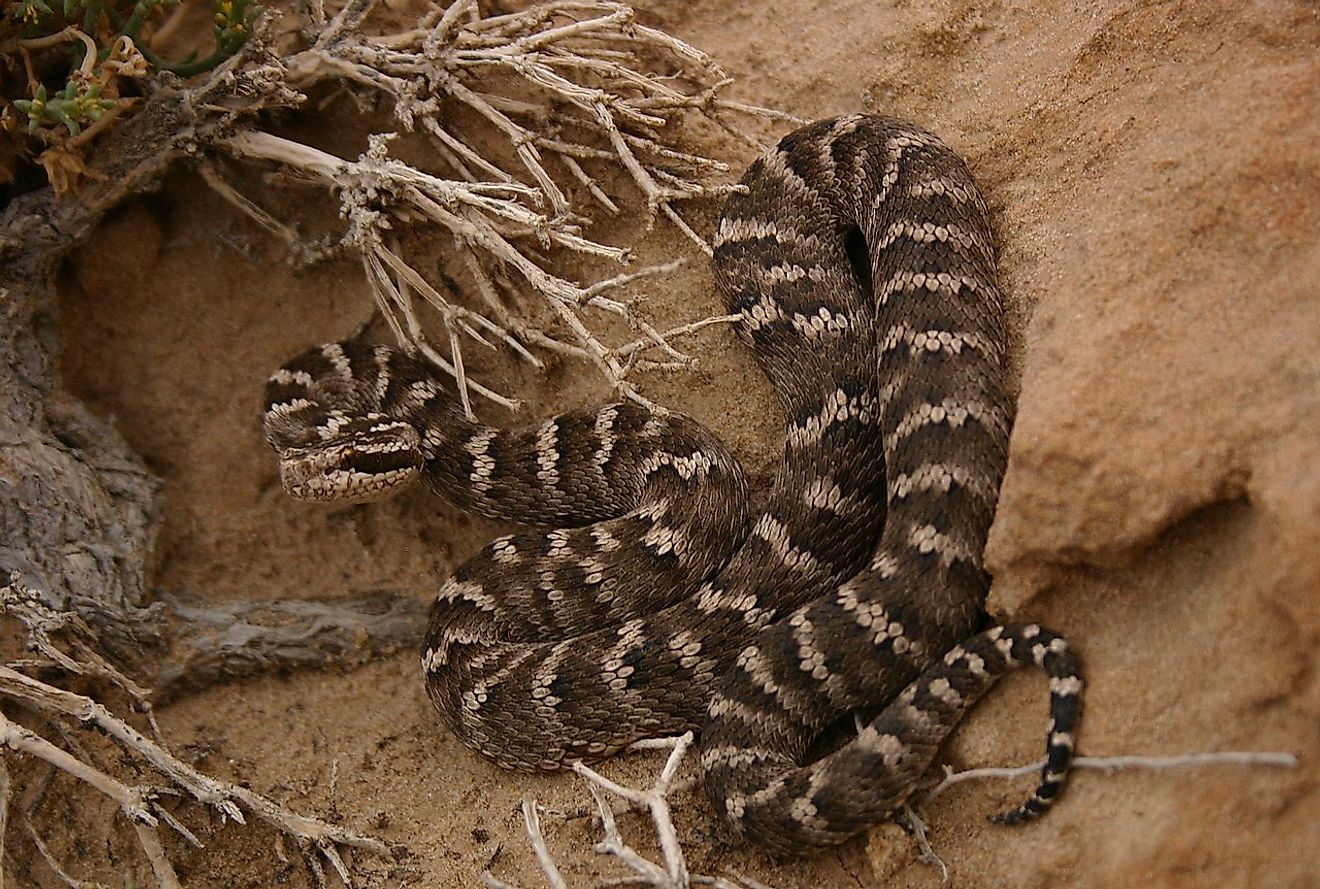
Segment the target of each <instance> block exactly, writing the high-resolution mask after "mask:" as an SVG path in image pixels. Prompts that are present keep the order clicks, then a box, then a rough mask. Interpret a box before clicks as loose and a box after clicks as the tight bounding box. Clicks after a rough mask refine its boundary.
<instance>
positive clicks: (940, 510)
mask: <svg viewBox="0 0 1320 889" xmlns="http://www.w3.org/2000/svg"><path fill="white" fill-rule="evenodd" d="M743 184H744V185H745V186H746V191H745V193H741V194H734V195H733V196H731V197H730V199H729V201H728V204H727V206H726V208H725V211H724V214H723V217H722V218H721V220H720V223H719V228H718V231H717V233H716V236H715V242H714V244H715V271H716V276H717V279H718V282H719V286H720V290H721V292H722V293H723V295H724V298H725V300H726V302H727V304H728V307H729V309H730V311H732V312H735V313H741V316H742V318H741V321H740V323H739V332H740V334H741V336H742V337H743V338H744V339H745V340H746V341H747V342H748V343H749V344H750V346H751V348H752V350H753V352H754V354H755V356H756V358H757V360H758V362H759V363H760V364H761V366H762V368H763V369H764V371H765V373H766V374H767V375H768V376H769V378H770V381H771V383H772V384H773V385H774V387H775V389H776V391H777V392H778V393H779V396H780V398H781V401H782V404H783V408H784V412H785V415H786V418H787V429H786V434H785V443H784V458H783V461H782V464H781V466H780V468H779V470H778V472H777V474H776V477H775V480H774V484H773V487H772V491H771V494H770V497H769V500H768V503H767V505H766V506H765V508H764V511H763V512H761V513H760V514H759V516H757V517H756V518H754V519H751V520H749V516H748V507H747V496H746V482H745V479H744V475H743V471H742V469H741V467H740V466H739V464H738V462H737V460H736V459H735V458H734V457H733V455H732V454H730V453H729V451H728V450H727V449H726V448H725V447H724V446H723V445H722V444H721V443H720V442H719V440H718V439H716V437H715V436H714V435H713V434H712V433H710V432H709V431H708V430H706V429H705V428H704V427H702V426H701V425H700V424H698V423H697V422H695V421H694V420H691V419H689V418H687V417H684V416H682V415H679V414H671V415H668V416H659V415H654V414H652V413H650V412H648V411H647V410H645V409H643V408H641V407H639V406H637V405H635V404H631V403H626V402H624V403H616V404H610V405H606V406H604V407H600V408H597V409H595V410H585V411H577V412H573V413H569V414H565V415H562V416H558V417H554V418H551V419H548V420H544V421H542V422H540V423H537V424H534V425H532V426H529V427H525V428H520V429H513V430H504V429H496V428H493V427H489V426H484V425H481V424H479V423H473V422H471V421H469V420H467V419H466V418H465V417H464V415H463V414H462V412H461V411H460V410H459V408H458V407H457V405H456V399H455V397H454V395H453V393H452V392H451V388H450V386H449V384H448V383H447V382H445V381H443V380H441V379H439V378H437V377H435V376H433V375H432V373H431V372H430V371H429V370H428V369H427V368H426V367H425V366H424V365H422V364H421V363H420V362H418V361H417V360H415V359H413V358H411V357H409V356H407V355H405V354H403V353H400V352H398V351H394V350H391V349H388V348H385V347H373V346H365V345H361V344H355V343H338V344H330V345H327V346H322V347H318V348H315V349H312V350H309V351H308V352H305V353H304V354H303V355H301V356H299V357H298V358H296V359H294V360H293V361H292V362H290V363H289V364H287V365H286V366H285V367H283V368H281V369H280V370H279V371H277V372H276V373H275V375H274V376H273V377H272V378H271V381H270V383H269V384H268V386H267V392H266V404H267V407H266V415H265V425H266V432H267V437H268V438H269V440H270V442H271V443H272V445H273V446H274V447H275V449H276V450H277V451H278V452H279V454H280V458H281V476H282V480H283V482H284V485H285V487H286V488H287V489H288V490H289V492H290V493H291V494H293V495H294V496H297V497H303V498H307V499H365V498H370V497H374V496H380V495H382V494H384V493H387V492H388V491H391V490H394V489H395V488H397V487H398V486H400V485H402V484H405V483H407V482H409V481H411V480H414V479H416V478H419V477H420V478H422V479H424V480H425V481H426V482H427V483H428V484H429V485H430V486H431V487H432V488H433V489H434V490H436V491H437V492H438V493H440V494H442V495H443V496H445V497H447V498H448V499H450V500H451V501H453V502H455V503H456V504H458V505H459V506H461V507H463V508H465V509H470V510H473V511H475V512H478V513H481V514H483V515H487V516H491V517H494V518H499V519H505V520H509V521H516V522H523V523H528V524H535V525H540V526H543V527H545V528H548V529H549V530H544V531H531V532H524V533H520V534H516V535H511V536H506V537H501V538H499V539H498V540H496V541H494V542H493V543H491V544H490V545H489V546H488V547H486V548H485V549H484V550H483V551H482V552H481V553H480V554H479V555H478V556H476V557H475V558H473V559H472V560H470V561H469V562H467V563H466V564H464V565H463V566H461V567H460V568H459V569H458V571H457V572H456V573H455V574H454V576H453V577H452V578H450V580H449V581H447V582H446V583H445V584H444V586H443V588H442V590H441V592H440V595H439V597H438V598H437V600H436V602H435V605H434V606H433V608H432V612H431V620H430V625H429V627H428V630H427V634H426V639H425V642H424V653H423V668H424V672H425V677H426V687H427V691H428V693H429V694H430V697H431V699H432V701H433V702H434V704H435V706H436V708H437V710H438V711H439V713H440V715H441V718H442V719H443V720H444V722H445V723H446V724H447V725H448V726H449V727H450V729H452V730H453V731H454V732H455V734H457V735H458V737H459V738H461V739H462V740H463V741H464V743H466V744H468V745H469V746H471V747H473V748H475V749H476V750H478V751H479V752H481V753H482V754H483V755H485V756H488V757H490V758H491V759H493V760H494V761H495V762H497V763H499V764H500V765H503V766H507V767H510V768H518V769H524V770H538V769H545V770H549V769H556V768H559V767H562V766H564V765H566V764H569V763H571V762H572V761H574V760H594V759H599V758H602V757H605V756H608V755H610V754H611V753H613V752H615V751H617V750H619V749H621V748H622V747H625V746H627V745H628V744H630V743H632V742H633V741H636V740H639V739H641V738H646V737H654V736H657V735H664V734H676V733H680V732H682V731H685V730H688V729H698V730H701V732H702V758H701V762H702V767H703V769H704V771H705V774H706V786H707V790H708V793H709V796H710V798H711V801H712V803H713V804H714V806H715V808H716V810H717V811H718V812H719V813H720V814H721V815H722V816H723V818H724V819H725V820H726V822H727V823H728V824H730V825H731V826H732V827H733V828H734V829H735V830H736V831H737V832H740V833H743V834H745V835H747V836H749V837H751V838H752V839H754V840H755V841H757V842H759V843H760V844H762V845H763V846H765V847H766V848H768V849H770V850H772V851H775V852H777V853H782V854H803V853H807V852H810V851H811V850H813V849H817V848H820V847H822V846H828V845H831V844H834V843H838V842H841V841H842V840H844V839H846V838H847V837H848V836H851V835H853V834H855V833H857V832H859V831H861V830H864V829H866V828H867V827H869V826H871V825H873V824H875V823H877V822H878V821H880V820H882V819H883V818H884V817H886V816H887V815H888V814H889V813H890V812H892V811H893V809H894V808H895V807H897V806H899V805H901V804H902V803H903V801H904V800H905V799H906V798H907V796H908V795H909V794H910V793H911V792H912V790H913V789H914V786H915V784H916V781H917V779H918V778H919V777H920V776H921V774H922V773H923V772H924V771H925V769H926V768H927V767H928V765H929V763H930V761H931V759H932V758H933V756H934V754H935V752H936V750H937V748H938V745H939V744H940V742H941V741H942V740H943V738H944V737H945V736H946V735H947V734H948V733H949V732H950V731H951V730H952V729H953V727H954V726H955V725H956V724H957V721H958V720H959V718H960V717H961V715H962V714H963V713H964V712H965V711H966V710H967V708H968V707H970V706H971V705H972V704H973V703H974V702H975V701H976V699H977V698H979V697H980V695H981V694H983V693H984V692H985V691H986V690H987V689H988V688H989V687H990V685H991V684H992V683H993V681H994V679H995V678H997V677H998V676H999V675H1001V674H1002V673H1004V672H1006V671H1007V670H1010V669H1013V668H1015V667H1018V666H1022V665H1030V664H1035V665H1036V666H1038V667H1041V668H1042V669H1044V670H1045V671H1046V673H1047V674H1048V675H1049V676H1050V692H1051V694H1050V701H1051V717H1052V725H1051V728H1050V732H1049V737H1048V763H1047V765H1046V767H1045V770H1044V773H1043V774H1042V777H1041V780H1040V783H1039V785H1038V787H1037V788H1036V790H1035V792H1034V793H1033V795H1032V796H1031V798H1030V799H1029V800H1028V801H1027V802H1026V803H1025V804H1024V805H1023V806H1021V807H1019V808H1018V809H1016V810H1014V811H1012V812H1010V813H1008V814H1006V815H1004V816H1002V817H1001V819H1000V820H1003V821H1008V822H1016V821H1022V820H1026V819H1028V818H1030V817H1032V816H1034V815H1036V814H1038V813H1040V812H1041V811H1043V810H1044V809H1045V808H1046V807H1048V805H1049V804H1050V803H1051V802H1052V800H1053V799H1054V798H1055V796H1056V795H1057V794H1058V792H1059V790H1060V789H1061V787H1062V784H1063V781H1064V779H1065V776H1066V773H1067V770H1068V766H1069V764H1070V761H1071V757H1072V751H1073V748H1074V732H1075V728H1076V724H1077V721H1078V718H1079V713H1080V709H1079V708H1080V694H1081V688H1082V683H1081V679H1080V676H1079V669H1078V664H1077V661H1076V658H1075V656H1074V654H1073V653H1072V651H1071V650H1070V649H1069V647H1068V646H1067V644H1066V642H1065V641H1064V640H1063V639H1062V638H1060V637H1058V636H1057V635H1055V634H1054V633H1052V632H1050V631H1049V630H1046V629H1043V628H1041V627H1037V626H1034V625H1028V626H1005V627H994V628H991V629H989V630H984V631H982V632H980V633H978V632H977V631H978V629H980V628H981V627H982V626H983V624H984V623H985V615H984V612H983V603H984V599H985V594H986V591H987V589H988V585H989V579H988V577H987V575H986V574H985V571H984V568H983V563H982V551H983V549H984V546H985V539H986V534H987V532H988V529H989V526H990V522H991V520H992V518H993V515H994V508H995V502H996V499H997V497H998V491H999V484H1000V480H1001V479H1002V476H1003V472H1004V467H1005V464H1006V461H1007V447H1008V434H1009V428H1010V425H1011V417H1012V413H1011V403H1010V399H1009V395H1008V392H1007V385H1006V382H1005V379H1004V368H1003V361H1004V348H1005V346H1004V338H1005V335H1004V330H1003V320H1002V310H1001V306H1000V294H999V289H998V285H997V282H996V271H995V254H994V247H993V242H992V236H991V232H990V228H989V225H988V222H987V213H986V209H985V205H984V201H983V199H982V197H981V194H980V192H979V190H978V189H977V186H976V184H975V182H974V181H973V179H972V177H971V174H970V173H969V172H968V170H967V168H966V166H965V165H964V164H963V162H962V160H961V159H959V158H958V157H957V155H955V154H954V153H953V152H952V151H951V150H950V149H948V148H947V147H946V146H945V145H944V144H943V143H942V142H940V141H939V140H938V139H937V138H936V137H935V136H933V135H931V134H929V133H927V132H925V131H923V130H920V129H918V128H915V127H913V126H910V125H908V124H904V123H901V122H898V121H895V120H891V119H887V118H880V117H869V116H861V115H853V116H848V117H841V118H837V119H834V120H826V121H821V122H818V123H815V124H811V125H809V126H807V127H804V128H803V129H801V130H798V131H797V132H795V133H792V134H790V135H789V136H787V137H785V138H784V139H783V140H782V141H781V142H780V143H779V145H778V146H777V147H776V148H775V149H774V150H772V151H770V152H769V153H768V154H767V155H766V156H765V157H763V158H761V159H760V160H758V161H757V162H756V163H754V164H753V165H752V167H751V168H750V169H749V170H748V172H747V174H746V176H745V177H744V179H743ZM856 712H866V713H872V714H874V713H878V715H876V716H874V718H873V719H872V720H871V721H870V722H869V724H867V725H866V726H865V727H864V728H862V729H861V730H860V731H859V732H858V733H857V735H856V737H855V738H853V739H852V740H851V741H849V742H848V743H846V744H845V745H844V746H842V747H841V748H839V749H837V750H835V751H834V752H832V753H830V754H828V755H826V756H824V757H823V758H820V759H817V760H816V761H814V762H811V763H804V757H805V756H806V755H807V753H808V750H809V748H810V745H811V744H812V743H813V741H815V739H817V738H818V737H819V736H820V735H821V734H822V733H823V732H824V731H825V730H827V729H828V728H829V727H830V726H831V725H832V724H834V723H836V722H838V721H839V720H840V719H842V718H844V717H848V716H850V715H851V714H853V713H856Z"/></svg>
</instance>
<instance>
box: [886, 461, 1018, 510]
mask: <svg viewBox="0 0 1320 889" xmlns="http://www.w3.org/2000/svg"><path fill="white" fill-rule="evenodd" d="M955 484H956V485H958V487H960V488H962V489H963V490H965V491H968V492H969V493H971V494H972V495H973V496H975V497H976V498H977V499H978V500H980V501H981V502H982V503H986V502H989V501H991V500H993V499H994V498H995V491H994V488H993V486H992V485H990V484H989V483H988V482H987V481H986V480H985V478H984V477H983V476H982V475H981V473H980V472H979V471H977V470H973V469H969V468H967V467H965V466H958V465H955V464H949V463H922V464H921V465H920V466H918V467H917V468H916V469H914V470H912V472H910V473H909V472H900V473H898V474H897V475H895V476H894V477H893V478H892V479H890V481H889V496H890V497H891V498H893V499H896V500H902V499H904V498H905V497H907V496H908V495H909V494H911V493H912V492H913V491H940V492H941V493H944V494H947V493H949V491H950V490H951V489H952V488H953V486H954V485H955Z"/></svg>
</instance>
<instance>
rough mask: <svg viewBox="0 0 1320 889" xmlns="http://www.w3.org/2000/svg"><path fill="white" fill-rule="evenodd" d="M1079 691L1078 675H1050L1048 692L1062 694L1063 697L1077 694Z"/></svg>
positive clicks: (1080, 691)
mask: <svg viewBox="0 0 1320 889" xmlns="http://www.w3.org/2000/svg"><path fill="white" fill-rule="evenodd" d="M1081 693H1082V680H1081V679H1079V678H1078V677H1076V676H1051V677H1050V694H1056V695H1063V696H1065V697H1068V696H1071V695H1079V694H1081Z"/></svg>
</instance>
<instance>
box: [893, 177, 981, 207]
mask: <svg viewBox="0 0 1320 889" xmlns="http://www.w3.org/2000/svg"><path fill="white" fill-rule="evenodd" d="M908 195H909V196H911V197H914V198H918V199H924V198H930V197H933V196H939V197H947V198H948V199H949V201H950V202H951V203H953V204H954V205H961V204H967V203H970V202H973V201H975V199H976V195H975V192H974V191H973V190H972V188H971V187H970V186H967V185H964V184H963V183H961V182H958V181H957V180H954V179H951V178H949V177H947V176H935V177H933V178H930V179H923V180H921V181H919V182H913V183H912V184H911V185H909V186H908Z"/></svg>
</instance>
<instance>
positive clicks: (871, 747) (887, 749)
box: [853, 725, 906, 769]
mask: <svg viewBox="0 0 1320 889" xmlns="http://www.w3.org/2000/svg"><path fill="white" fill-rule="evenodd" d="M853 743H854V744H856V745H857V746H858V748H859V749H861V750H864V751H866V752H868V753H874V754H876V755H877V756H879V757H880V760H881V762H883V763H884V764H885V767H886V768H889V769H893V768H895V767H896V766H897V765H898V764H899V761H900V760H902V758H903V754H904V753H905V752H906V748H905V747H904V746H903V742H902V741H901V740H899V738H898V737H897V736H896V735H890V734H881V733H880V732H879V731H877V730H876V728H875V726H874V725H868V726H866V727H865V728H863V729H862V730H861V731H860V732H859V733H858V735H857V740H856V741H854V742H853Z"/></svg>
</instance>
